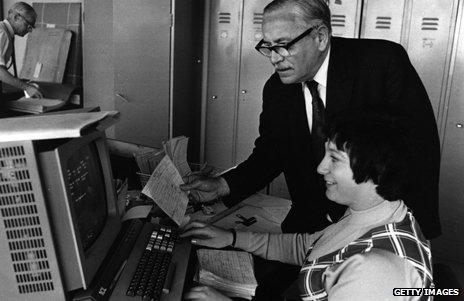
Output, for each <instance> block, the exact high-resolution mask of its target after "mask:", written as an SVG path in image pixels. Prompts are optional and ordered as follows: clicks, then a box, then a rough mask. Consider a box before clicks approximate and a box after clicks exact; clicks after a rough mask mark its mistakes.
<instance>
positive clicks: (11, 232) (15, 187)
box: [0, 146, 54, 294]
mask: <svg viewBox="0 0 464 301" xmlns="http://www.w3.org/2000/svg"><path fill="white" fill-rule="evenodd" d="M0 166H1V168H2V169H1V171H0V217H1V220H2V221H3V226H4V228H5V233H6V242H5V243H8V249H9V253H10V258H11V265H12V266H13V270H14V273H15V274H14V276H15V279H16V283H17V289H18V292H19V293H20V294H31V293H37V292H44V291H52V290H54V282H53V279H52V272H51V269H50V264H49V261H48V255H47V250H46V248H45V239H44V236H43V231H42V227H41V222H40V218H39V215H38V208H37V205H36V199H35V197H34V189H33V185H32V181H31V177H30V172H29V169H28V164H27V159H26V157H25V151H24V148H23V146H12V147H4V148H0Z"/></svg>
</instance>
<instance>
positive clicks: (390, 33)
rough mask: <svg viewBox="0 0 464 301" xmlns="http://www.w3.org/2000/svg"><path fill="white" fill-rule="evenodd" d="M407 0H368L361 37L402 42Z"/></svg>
mask: <svg viewBox="0 0 464 301" xmlns="http://www.w3.org/2000/svg"><path fill="white" fill-rule="evenodd" d="M404 5H405V0H366V1H364V7H363V21H362V25H361V37H362V38H367V39H384V40H390V41H393V42H397V43H400V41H401V30H402V25H403V13H404Z"/></svg>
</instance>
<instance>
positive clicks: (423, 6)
mask: <svg viewBox="0 0 464 301" xmlns="http://www.w3.org/2000/svg"><path fill="white" fill-rule="evenodd" d="M456 6H457V1H455V0H416V1H413V3H412V10H411V25H410V31H409V37H408V43H407V50H408V53H409V56H410V58H411V61H412V63H413V65H414V67H415V68H416V70H417V72H418V73H419V76H420V77H421V79H422V82H423V83H424V85H425V88H426V89H427V93H428V94H429V97H430V101H431V102H432V106H433V111H434V113H435V117H438V116H439V115H438V110H439V107H440V101H441V99H442V96H443V94H444V91H445V90H444V88H445V84H446V80H447V76H446V75H447V73H448V69H447V68H446V67H448V65H449V57H450V54H451V45H452V40H453V32H454V31H453V30H450V29H453V28H454V23H455V15H456Z"/></svg>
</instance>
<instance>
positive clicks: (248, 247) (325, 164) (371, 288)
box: [181, 114, 433, 301]
mask: <svg viewBox="0 0 464 301" xmlns="http://www.w3.org/2000/svg"><path fill="white" fill-rule="evenodd" d="M374 118H375V119H374ZM409 146H410V139H408V137H407V135H406V134H405V133H404V131H403V130H402V128H401V127H399V126H398V125H397V121H393V120H391V119H389V118H387V117H384V116H383V118H380V117H377V118H376V117H366V116H363V115H361V114H358V115H355V116H351V117H346V116H345V117H344V118H341V119H339V120H338V121H337V122H336V123H334V125H333V126H332V127H331V128H330V130H329V133H328V140H327V142H326V144H325V156H324V157H323V159H322V161H321V163H320V164H319V166H318V167H317V171H318V173H320V174H321V175H323V176H324V180H325V183H326V192H325V193H326V195H327V197H328V199H329V200H331V201H333V202H336V203H338V204H343V205H346V206H348V209H347V210H346V212H345V213H344V215H343V217H342V218H341V219H340V220H339V221H338V222H337V223H335V224H332V225H330V226H328V227H326V228H325V229H323V230H321V231H318V232H315V233H311V234H309V233H308V234H301V233H298V234H290V233H285V234H268V233H252V232H241V231H240V232H239V231H237V232H235V231H234V230H230V231H229V230H225V229H221V228H218V227H215V226H212V225H208V224H205V223H201V222H195V221H193V222H190V223H189V224H187V225H186V226H185V230H184V232H183V233H182V234H181V237H191V238H192V239H191V240H192V243H193V244H196V245H200V246H207V247H214V248H223V247H226V246H232V247H235V248H239V249H243V250H245V251H248V252H251V253H252V254H254V255H257V256H260V257H264V258H266V259H270V260H278V261H281V262H286V263H290V264H298V265H300V266H301V270H300V274H299V278H298V280H297V281H296V283H295V285H294V286H292V287H293V290H292V289H289V290H287V294H290V295H292V294H291V292H292V291H293V292H294V291H296V294H294V295H297V296H299V298H301V299H303V300H327V299H328V300H370V301H371V300H396V301H398V300H411V299H410V298H411V297H398V296H393V288H399V287H407V288H429V287H433V279H432V269H431V264H432V263H431V251H430V244H429V242H428V241H427V240H426V239H425V237H424V236H423V234H422V232H421V229H420V227H419V224H418V223H417V222H416V221H415V219H414V216H413V214H412V212H411V211H410V210H408V208H407V206H406V205H405V204H404V202H403V200H402V196H403V192H402V190H403V188H404V187H405V185H407V183H406V181H405V180H404V179H407V177H406V175H407V173H408V172H410V171H409V166H408V165H409V162H410V156H411V152H409V151H408V149H409ZM412 172H414V171H412ZM275 276H276V277H279V276H278V275H275ZM185 297H186V299H190V300H227V298H226V297H224V296H222V295H221V294H220V293H219V292H217V291H215V290H214V289H212V288H209V287H205V286H199V287H194V288H192V289H191V291H189V292H188V293H187V294H186V296H185ZM415 298H417V297H415ZM425 299H426V297H423V299H420V300H425ZM414 300H416V299H414Z"/></svg>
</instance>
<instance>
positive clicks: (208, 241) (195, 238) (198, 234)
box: [180, 221, 234, 248]
mask: <svg viewBox="0 0 464 301" xmlns="http://www.w3.org/2000/svg"><path fill="white" fill-rule="evenodd" d="M180 237H190V238H191V242H192V244H194V245H200V246H206V247H210V248H224V247H227V246H230V245H231V244H232V242H233V239H234V238H233V234H232V232H230V231H228V230H225V229H222V228H219V227H215V226H212V225H209V224H206V223H202V222H198V221H192V222H189V223H188V224H187V225H185V227H184V228H183V232H182V233H181V234H180Z"/></svg>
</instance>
